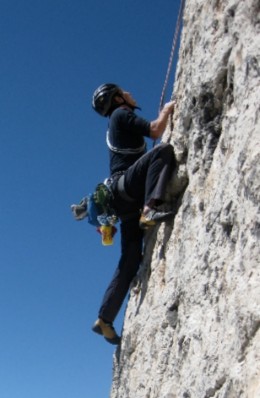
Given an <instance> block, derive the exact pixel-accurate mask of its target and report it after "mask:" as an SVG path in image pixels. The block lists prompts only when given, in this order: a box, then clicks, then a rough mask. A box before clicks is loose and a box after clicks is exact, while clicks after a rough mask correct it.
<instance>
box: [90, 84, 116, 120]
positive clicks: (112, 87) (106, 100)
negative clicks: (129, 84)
mask: <svg viewBox="0 0 260 398" xmlns="http://www.w3.org/2000/svg"><path fill="white" fill-rule="evenodd" d="M116 94H119V95H120V94H121V95H122V89H121V88H120V87H119V86H117V85H116V84H112V83H106V84H102V86H99V87H98V88H97V89H96V90H95V92H94V94H93V99H92V107H93V108H94V109H95V111H96V112H97V113H99V114H100V115H102V116H108V115H109V113H110V111H111V110H112V109H113V108H114V105H115V104H114V101H113V99H114V97H115V95H116Z"/></svg>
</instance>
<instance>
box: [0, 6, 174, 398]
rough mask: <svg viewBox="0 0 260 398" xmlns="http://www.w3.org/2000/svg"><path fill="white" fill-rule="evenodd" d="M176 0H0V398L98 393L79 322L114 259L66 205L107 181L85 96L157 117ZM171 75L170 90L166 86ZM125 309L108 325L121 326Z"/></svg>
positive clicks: (103, 350)
mask: <svg viewBox="0 0 260 398" xmlns="http://www.w3.org/2000/svg"><path fill="white" fill-rule="evenodd" d="M178 8H179V0H178V1H177V0H176V1H175V0H163V1H155V0H143V1H140V0H131V1H125V0H111V1H109V2H99V1H96V0H93V1H92V0H74V1H72V0H70V1H69V0H23V1H21V0H1V1H0V46H1V59H0V114H1V115H0V182H1V195H0V353H1V354H0V396H1V398H35V397H37V398H88V397H89V398H92V397H93V398H103V397H108V396H109V391H110V387H111V380H112V358H113V353H114V347H113V346H111V345H109V344H108V343H106V342H105V340H103V338H101V337H99V336H97V335H95V334H94V333H93V332H91V329H90V328H91V325H92V323H93V322H94V321H95V319H96V317H97V311H98V308H99V304H100V302H101V298H102V295H103V293H104V291H105V288H106V286H107V284H108V282H109V281H110V278H111V276H112V274H113V271H114V268H115V266H116V264H117V260H118V257H119V234H117V235H116V237H115V244H114V245H113V247H103V246H102V245H101V240H100V235H99V234H97V233H96V231H95V229H94V228H93V227H91V226H90V225H88V224H87V223H86V222H85V221H82V222H76V221H74V220H73V218H72V215H71V212H70V205H71V204H72V203H75V202H78V201H79V200H80V199H81V198H82V197H83V196H84V195H86V194H88V193H89V192H91V191H92V189H93V188H94V186H95V185H96V183H98V182H100V181H102V180H103V179H104V178H105V177H106V176H107V175H108V154H107V148H106V145H105V131H106V127H107V120H106V119H105V118H102V117H99V116H98V115H97V114H96V113H95V112H94V111H93V110H92V108H91V97H92V93H93V91H94V89H95V88H96V87H97V86H99V85H100V84H102V83H104V82H115V83H117V84H119V85H121V86H123V87H124V88H125V89H127V90H129V91H130V92H131V93H132V94H133V96H134V97H135V98H136V99H137V101H138V102H139V104H140V105H141V107H142V115H143V116H144V117H146V118H147V119H149V120H152V119H154V118H155V117H156V116H157V113H158V107H159V102H160V96H161V91H162V87H163V83H164V79H165V74H166V70H167V66H168V60H169V55H170V50H171V43H172V37H173V33H174V27H175V22H176V18H177V13H178ZM173 77H174V76H173V73H172V74H171V81H170V87H169V92H168V94H167V96H168V98H167V99H169V97H170V91H171V86H172V84H173ZM122 321H123V311H122V312H121V314H120V316H119V317H118V319H117V321H116V323H115V325H116V328H117V329H118V331H120V329H121V327H122Z"/></svg>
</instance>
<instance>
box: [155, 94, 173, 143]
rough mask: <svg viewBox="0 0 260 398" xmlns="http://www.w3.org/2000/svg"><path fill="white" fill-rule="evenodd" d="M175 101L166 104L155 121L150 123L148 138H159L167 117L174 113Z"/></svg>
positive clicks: (164, 127)
mask: <svg viewBox="0 0 260 398" xmlns="http://www.w3.org/2000/svg"><path fill="white" fill-rule="evenodd" d="M174 106H175V101H170V102H167V103H166V104H165V105H164V107H163V108H162V110H161V111H160V113H159V116H158V118H157V119H156V120H153V121H152V122H151V123H150V137H151V138H153V139H157V138H159V137H161V135H162V134H163V132H164V130H165V129H166V126H167V121H168V116H169V115H170V114H171V113H172V112H173V111H174Z"/></svg>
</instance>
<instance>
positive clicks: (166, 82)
mask: <svg viewBox="0 0 260 398" xmlns="http://www.w3.org/2000/svg"><path fill="white" fill-rule="evenodd" d="M184 5H185V0H181V3H180V9H179V14H178V19H177V24H176V28H175V32H174V36H173V41H172V48H171V54H170V59H169V64H168V69H167V73H166V77H165V81H164V85H163V90H162V95H161V100H160V106H159V112H160V111H161V109H162V107H163V104H164V99H165V92H166V89H167V85H168V82H169V77H170V73H171V69H172V63H173V58H174V53H175V50H176V45H177V40H178V37H179V33H180V27H181V22H182V16H183V11H184Z"/></svg>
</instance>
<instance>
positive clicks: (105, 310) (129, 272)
mask: <svg viewBox="0 0 260 398" xmlns="http://www.w3.org/2000/svg"><path fill="white" fill-rule="evenodd" d="M173 166H174V156H173V148H172V146H171V145H169V144H160V145H157V146H156V147H155V148H154V149H152V150H151V151H149V152H147V153H146V154H145V155H143V156H142V157H141V158H140V159H138V160H137V161H136V162H135V163H134V164H133V165H132V166H131V167H130V168H129V169H128V170H127V171H126V172H125V189H126V191H127V193H128V194H129V195H130V196H131V197H132V198H134V199H135V201H134V202H128V201H126V200H124V199H122V197H120V196H119V195H117V193H116V185H115V187H114V189H113V190H114V193H115V197H116V199H115V207H116V209H117V211H118V213H119V215H120V217H121V219H122V222H121V225H120V231H121V257H120V260H119V263H118V266H117V268H116V271H115V273H114V275H113V278H112V281H111V282H110V284H109V286H108V288H107V290H106V292H105V295H104V297H103V301H102V304H101V307H100V310H99V317H101V318H102V319H104V320H105V321H108V322H113V321H114V319H115V318H116V316H117V314H118V312H119V310H120V308H121V306H122V304H123V301H124V299H125V297H126V295H127V292H128V289H129V286H130V284H131V282H132V280H133V278H134V277H135V275H136V273H137V271H138V269H139V265H140V263H141V260H142V245H143V231H142V230H141V229H140V228H139V217H140V208H142V207H143V205H144V204H149V202H151V201H155V202H157V203H158V204H159V203H161V202H163V199H164V193H165V189H166V184H167V182H168V179H169V175H170V172H171V171H172V169H173Z"/></svg>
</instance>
